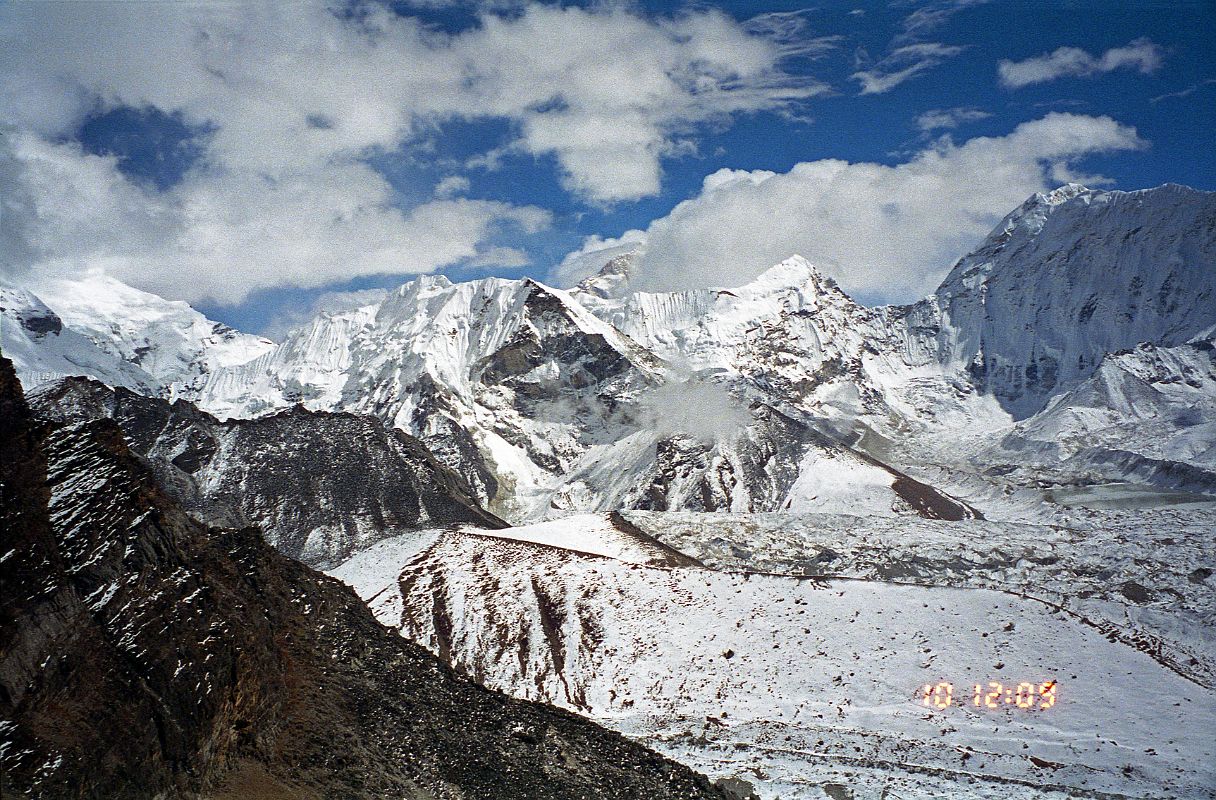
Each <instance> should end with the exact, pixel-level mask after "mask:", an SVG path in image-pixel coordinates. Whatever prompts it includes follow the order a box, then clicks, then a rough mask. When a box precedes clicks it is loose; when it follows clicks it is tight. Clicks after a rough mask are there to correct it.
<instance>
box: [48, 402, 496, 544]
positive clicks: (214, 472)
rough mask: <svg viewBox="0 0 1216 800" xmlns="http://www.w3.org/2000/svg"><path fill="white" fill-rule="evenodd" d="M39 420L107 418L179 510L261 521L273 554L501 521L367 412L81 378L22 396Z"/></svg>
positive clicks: (233, 521) (415, 445)
mask: <svg viewBox="0 0 1216 800" xmlns="http://www.w3.org/2000/svg"><path fill="white" fill-rule="evenodd" d="M29 402H30V405H31V406H32V407H33V408H34V409H35V411H36V413H38V415H39V416H40V417H42V418H44V419H47V420H49V421H53V422H57V423H63V424H66V423H80V422H85V421H92V420H98V419H106V418H108V419H113V420H115V421H116V422H117V423H118V424H119V425H120V426H121V427H122V429H123V430H124V432H125V434H126V436H127V438H128V441H129V444H130V447H131V449H132V450H133V451H134V452H136V453H138V454H139V455H141V456H143V457H145V458H146V459H148V463H149V464H150V465H151V466H152V468H153V470H154V471H155V473H156V475H157V477H158V479H159V481H160V483H161V485H162V486H164V487H165V489H166V490H167V491H168V492H169V494H170V495H171V496H173V498H174V499H175V500H176V501H177V502H178V503H179V504H180V505H182V506H183V507H184V508H185V509H186V510H187V511H189V512H190V513H192V514H194V515H196V516H198V517H199V518H201V519H203V520H204V521H206V522H208V523H210V524H213V525H225V526H237V527H241V526H246V525H256V526H258V527H259V528H260V529H261V530H262V531H263V533H264V535H265V536H266V539H267V541H269V542H270V543H271V544H272V545H274V546H275V547H276V548H277V549H278V550H279V551H280V552H282V553H284V554H286V555H289V556H291V557H293V558H297V559H300V560H301V561H303V562H304V563H306V564H308V565H310V566H315V567H325V566H331V565H333V564H337V563H339V562H341V561H343V560H345V559H347V558H349V557H350V556H351V555H352V554H354V553H355V552H356V551H359V550H363V549H366V548H367V547H369V546H371V545H372V544H375V543H376V542H378V541H380V540H382V539H385V538H390V537H393V536H398V535H401V534H402V533H405V532H407V531H415V530H421V529H425V528H434V527H442V526H445V525H455V524H469V525H477V526H481V527H485V528H499V527H503V526H504V525H505V523H504V522H502V521H501V520H499V519H498V518H497V517H495V516H494V515H492V514H490V513H488V512H486V511H484V510H482V508H481V507H480V506H479V505H478V504H477V501H476V500H475V499H474V498H473V496H472V490H471V489H470V488H469V486H468V485H467V484H466V483H465V482H464V481H462V480H461V479H460V478H459V477H458V476H457V475H455V474H454V473H453V472H452V471H451V470H450V469H448V468H447V467H445V466H443V465H442V464H440V463H439V462H438V461H436V460H435V458H434V457H433V456H432V455H431V454H430V453H429V452H428V451H427V450H426V448H425V447H423V446H422V444H421V443H420V442H419V441H418V440H416V439H414V438H413V437H412V436H409V435H408V434H406V433H404V432H402V431H400V430H396V429H393V428H389V427H388V426H386V425H385V424H384V423H383V422H382V421H381V420H379V419H376V418H375V417H366V416H362V417H361V416H356V415H353V414H349V413H342V412H324V411H308V410H306V409H304V408H302V407H300V406H295V407H293V408H290V409H286V410H284V411H281V412H278V413H275V414H272V415H269V416H263V417H258V418H256V419H240V420H229V421H226V422H220V421H218V420H217V419H215V418H214V417H212V416H211V415H210V414H207V413H205V412H203V411H200V410H198V409H197V408H195V407H194V406H193V405H191V404H190V403H188V402H186V401H184V400H178V401H176V402H173V403H169V402H168V401H166V400H161V399H158V398H150V397H144V396H142V395H139V394H136V393H134V392H130V391H127V390H126V389H122V388H118V389H111V388H109V387H107V386H105V385H104V384H101V383H98V382H96V381H91V380H88V379H84V378H69V379H66V380H63V381H60V382H57V383H51V384H45V385H43V386H41V387H39V388H38V389H36V390H34V391H33V392H31V393H30V398H29Z"/></svg>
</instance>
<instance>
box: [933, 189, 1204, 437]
mask: <svg viewBox="0 0 1216 800" xmlns="http://www.w3.org/2000/svg"><path fill="white" fill-rule="evenodd" d="M931 302H932V305H933V306H934V311H935V312H936V313H937V314H939V315H940V318H941V321H942V333H941V336H940V338H939V342H940V345H941V348H942V349H941V357H942V359H943V361H945V362H947V363H949V362H954V363H963V364H967V365H968V367H969V369H970V370H971V372H972V374H973V376H974V377H975V379H976V382H977V386H978V387H979V388H980V389H981V390H982V391H985V392H990V393H991V394H993V395H994V396H995V397H996V398H997V399H998V400H999V401H1000V402H1001V404H1002V405H1003V406H1004V407H1006V408H1007V409H1008V410H1009V411H1010V412H1011V413H1012V414H1014V416H1016V417H1017V418H1019V419H1022V418H1025V417H1028V416H1030V415H1032V414H1034V413H1036V412H1037V411H1039V410H1040V409H1041V408H1043V406H1044V405H1045V404H1046V403H1047V402H1048V401H1049V400H1050V399H1051V398H1052V397H1053V396H1054V395H1056V394H1058V393H1059V392H1061V391H1067V390H1068V389H1071V388H1072V387H1074V386H1075V385H1076V384H1077V383H1078V382H1080V381H1081V380H1084V379H1085V378H1087V377H1089V376H1090V375H1092V374H1093V372H1094V371H1095V370H1096V369H1097V368H1098V365H1099V364H1101V363H1102V359H1103V357H1104V356H1105V355H1106V354H1107V353H1114V352H1118V351H1122V350H1128V349H1131V348H1134V347H1136V346H1137V345H1139V344H1141V343H1150V344H1154V345H1163V346H1166V347H1169V346H1173V345H1178V344H1183V343H1185V342H1188V341H1191V340H1192V339H1195V338H1197V337H1202V336H1204V335H1206V336H1208V337H1211V335H1212V332H1213V329H1214V327H1216V193H1212V192H1201V191H1197V190H1194V189H1189V188H1187V187H1185V186H1177V185H1173V184H1167V185H1165V186H1161V187H1159V188H1156V189H1149V190H1144V191H1136V192H1101V191H1092V190H1089V189H1085V188H1084V187H1081V186H1077V185H1075V184H1070V185H1068V186H1064V187H1062V188H1060V189H1057V190H1055V191H1053V192H1049V193H1047V194H1036V195H1035V196H1033V197H1031V198H1030V199H1029V200H1027V201H1026V202H1025V203H1024V204H1023V205H1022V206H1021V207H1019V208H1018V209H1017V210H1016V211H1014V212H1013V213H1012V214H1010V215H1009V216H1008V217H1006V218H1005V220H1004V221H1003V222H1002V223H1001V224H1000V225H998V226H997V228H996V230H994V231H993V232H992V234H990V235H989V237H988V238H987V239H986V240H985V241H984V242H983V244H981V245H980V247H979V248H977V249H976V250H975V251H974V252H973V253H971V254H970V255H968V256H967V257H966V258H964V259H962V260H961V261H959V263H958V264H957V265H955V267H954V269H953V270H952V271H951V272H950V274H949V275H948V276H947V277H946V280H945V281H944V282H943V283H942V285H941V288H939V289H938V290H937V292H936V294H935V295H934V296H933V298H932V300H931Z"/></svg>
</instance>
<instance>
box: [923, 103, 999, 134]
mask: <svg viewBox="0 0 1216 800" xmlns="http://www.w3.org/2000/svg"><path fill="white" fill-rule="evenodd" d="M991 116H992V115H991V114H989V113H988V112H987V111H981V110H980V109H978V108H937V109H933V110H932V111H926V112H925V113H923V114H921V115H920V116H918V117H917V118H916V127H917V128H919V129H920V130H921V132H922V133H931V132H933V131H938V130H953V129H954V128H957V127H958V126H959V125H962V124H964V123H967V122H976V121H977V120H981V119H988V118H989V117H991Z"/></svg>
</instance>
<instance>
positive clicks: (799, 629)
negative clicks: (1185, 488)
mask: <svg viewBox="0 0 1216 800" xmlns="http://www.w3.org/2000/svg"><path fill="white" fill-rule="evenodd" d="M734 519H738V518H735V517H732V518H729V519H722V521H723V522H727V521H731V520H734ZM503 534H504V535H505V536H509V535H510V532H509V531H506V532H503ZM581 534H582V535H585V536H593V535H594V531H592V530H584V531H582V532H581ZM339 574H342V573H341V571H339ZM383 578H384V576H383V575H382V576H381V578H380V580H373V581H370V582H368V583H363V584H359V583H356V586H355V588H356V590H357V591H358V592H359V593H360V595H361V596H362V597H364V598H365V599H368V600H370V601H371V604H372V607H373V609H374V610H375V611H376V613H377V615H378V616H379V617H380V619H381V620H382V621H384V622H386V623H387V624H394V625H396V626H399V627H400V630H401V632H402V635H404V636H406V637H407V638H410V639H413V640H415V641H419V642H421V643H423V644H425V645H426V646H427V647H428V648H429V649H431V650H432V652H435V653H437V654H438V655H439V656H440V657H441V658H443V659H445V660H447V661H449V662H450V663H452V664H454V665H456V666H457V668H458V669H460V670H462V671H464V672H466V673H467V674H469V675H470V676H472V677H473V678H474V679H475V680H478V681H481V682H485V683H486V684H487V685H490V686H495V687H501V688H503V689H505V690H507V691H510V692H511V693H513V694H516V695H517V696H520V697H529V698H545V699H548V700H551V701H552V702H555V703H558V704H560V705H564V706H566V707H569V708H572V709H576V710H579V711H580V712H581V713H583V714H586V715H587V716H590V717H591V718H593V719H596V720H598V721H601V722H602V723H603V724H605V725H608V726H610V727H613V728H615V729H616V730H619V731H622V732H624V733H626V734H628V735H630V736H634V737H639V738H640V739H641V740H642V741H645V742H647V743H649V744H651V745H652V746H654V747H656V748H658V749H660V750H661V751H662V752H665V753H668V754H671V755H673V756H675V757H677V758H680V759H682V760H684V761H685V762H686V763H689V764H692V765H694V766H696V767H697V768H699V769H702V770H704V771H706V772H708V773H710V774H711V775H733V776H738V777H743V778H746V779H747V780H749V781H750V782H751V783H753V784H754V785H755V787H756V789H757V790H758V792H759V793H760V794H761V795H762V796H763V797H770V798H799V797H807V798H810V797H815V798H818V797H822V796H823V792H824V786H826V785H827V784H829V783H830V784H836V785H838V786H842V787H848V789H849V790H850V791H851V792H852V793H853V796H855V797H871V796H873V797H878V796H879V794H880V793H882V792H888V791H889V792H894V793H898V795H899V796H901V797H905V798H928V797H941V796H943V794H945V795H946V796H950V797H952V798H968V797H976V798H978V797H986V798H997V797H1004V798H1014V797H1018V798H1024V797H1048V796H1055V797H1064V796H1077V797H1084V796H1091V793H1101V792H1107V793H1110V795H1111V796H1135V797H1160V798H1165V797H1178V796H1185V797H1196V798H1199V797H1210V796H1213V792H1212V786H1213V780H1216V771H1213V768H1212V766H1211V764H1212V763H1216V762H1213V758H1214V757H1216V750H1213V747H1214V745H1213V742H1216V738H1214V737H1212V736H1205V735H1203V734H1204V733H1205V732H1216V731H1214V729H1213V722H1212V720H1213V719H1216V717H1214V716H1213V715H1216V692H1213V690H1211V689H1208V688H1203V687H1201V686H1199V685H1197V684H1195V683H1193V682H1190V681H1188V680H1186V679H1185V678H1183V677H1181V676H1179V675H1177V674H1176V673H1175V672H1173V671H1171V670H1170V669H1168V668H1167V667H1165V666H1163V665H1162V664H1160V663H1159V662H1158V661H1155V660H1154V659H1153V658H1151V657H1150V656H1149V655H1148V654H1146V653H1143V652H1140V651H1139V650H1137V649H1135V648H1133V647H1128V646H1126V645H1125V644H1122V643H1120V642H1118V641H1112V640H1110V639H1108V638H1107V636H1106V635H1104V633H1103V631H1101V630H1100V629H1097V628H1095V627H1093V626H1090V625H1087V624H1086V623H1085V622H1084V621H1083V620H1081V619H1079V618H1078V617H1075V616H1071V615H1069V614H1067V613H1063V612H1060V611H1058V610H1057V609H1056V608H1054V607H1053V606H1051V605H1048V604H1044V603H1041V602H1039V601H1036V600H1031V599H1028V598H1024V597H1019V596H1017V595H1013V594H1008V593H1004V592H994V591H990V590H984V589H954V588H946V587H941V586H931V587H923V586H908V585H895V584H890V583H881V582H874V581H864V580H843V579H812V578H794V577H784V576H772V575H755V574H753V575H747V574H737V573H734V574H732V573H720V572H711V571H707V570H704V569H697V568H685V569H674V570H671V569H655V568H651V567H643V566H638V565H636V564H622V563H620V562H618V561H615V560H612V559H607V558H595V557H590V556H586V555H582V554H579V553H574V552H572V551H569V550H561V549H555V548H549V547H543V546H540V545H537V544H532V543H525V542H511V541H505V540H503V539H502V538H495V539H492V540H487V539H485V538H484V537H470V536H465V535H460V534H446V535H443V536H441V537H439V538H438V539H437V540H436V541H435V542H434V543H432V544H430V545H429V546H427V547H425V548H424V549H422V550H419V551H416V552H414V553H413V555H412V557H411V558H410V559H409V560H408V561H407V562H405V563H403V564H402V571H401V574H400V578H399V579H398V578H396V577H393V578H390V579H389V580H387V581H384V580H383ZM1209 611H1210V609H1209ZM942 681H947V682H951V683H953V684H955V687H956V688H955V704H954V705H953V706H952V707H950V708H945V709H939V708H936V707H932V706H931V707H928V708H926V707H925V706H924V704H923V694H922V693H921V692H922V687H923V686H924V685H925V684H926V683H928V684H931V685H936V684H937V683H939V682H942ZM990 681H996V682H1001V683H1003V684H1006V685H1008V686H1009V687H1011V688H1012V687H1014V686H1016V685H1017V684H1020V683H1031V684H1034V688H1035V692H1038V691H1039V690H1040V689H1041V687H1043V685H1044V684H1052V685H1054V686H1055V695H1056V698H1057V700H1056V703H1055V704H1054V706H1053V707H1051V708H1046V709H1044V708H1038V707H1036V708H1030V709H1024V708H1018V707H1017V706H1016V704H1014V703H1013V702H1012V700H1011V701H1010V702H1009V703H1006V702H1005V698H1004V696H1003V695H1002V696H1001V697H999V698H998V699H997V701H995V704H996V705H997V708H986V707H981V708H978V709H977V708H975V707H973V705H972V699H973V691H972V685H973V684H975V683H979V684H981V685H982V686H983V687H984V688H983V691H984V692H985V693H987V692H988V691H990V689H989V688H988V683H989V682H990ZM1011 696H1012V693H1011ZM1129 698H1131V699H1132V700H1131V702H1134V703H1135V707H1136V712H1135V713H1131V714H1129V713H1128V703H1129ZM1032 787H1033V788H1032ZM1036 790H1037V792H1036Z"/></svg>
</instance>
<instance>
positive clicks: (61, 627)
mask: <svg viewBox="0 0 1216 800" xmlns="http://www.w3.org/2000/svg"><path fill="white" fill-rule="evenodd" d="M0 411H2V412H3V413H2V414H0V448H3V455H4V460H3V462H2V468H3V473H2V474H0V478H2V483H0V487H2V488H3V493H4V504H3V515H4V516H3V521H4V530H5V534H6V537H5V538H6V542H5V547H6V550H7V552H6V554H5V555H4V557H3V559H0V577H2V578H3V582H2V584H0V585H2V586H3V594H2V595H0V619H2V620H3V622H4V625H3V626H2V627H0V637H2V638H0V645H2V647H0V716H2V717H3V720H4V722H3V723H2V724H0V725H2V726H0V761H2V764H0V766H2V769H0V781H2V782H3V793H4V796H6V797H8V796H13V797H28V798H48V799H49V798H62V797H69V796H70V797H87V798H93V797H96V798H103V797H104V798H125V797H132V798H152V797H161V798H171V797H233V796H236V797H249V796H279V794H281V795H282V796H291V797H343V798H382V797H388V796H392V797H406V798H455V797H463V798H487V799H488V798H514V797H518V798H574V797H584V798H592V797H596V798H599V797H613V798H618V797H619V798H626V797H629V798H641V797H660V798H700V797H705V798H724V797H727V796H728V795H727V794H726V793H725V791H724V790H721V789H716V788H714V787H711V786H710V785H709V784H708V783H707V782H706V781H705V779H703V778H701V777H699V776H697V775H695V774H694V773H692V772H691V771H689V770H688V769H686V768H684V767H681V766H679V765H676V764H674V763H672V762H670V761H666V760H665V759H663V758H661V757H659V756H657V755H655V754H654V753H652V752H650V751H648V750H646V749H645V748H643V747H642V746H640V745H637V744H633V743H631V742H629V741H627V740H626V739H624V738H622V737H620V736H618V735H615V734H611V733H608V732H606V731H604V730H602V729H600V728H598V727H596V726H595V725H593V724H591V723H589V722H587V721H584V720H582V719H579V718H577V717H574V716H572V715H569V714H566V713H563V712H560V711H557V710H554V709H551V708H548V707H544V706H540V705H535V704H530V703H524V702H519V701H513V700H510V699H508V698H506V697H504V696H502V695H500V694H496V693H493V692H490V691H487V690H485V689H482V688H480V687H478V686H475V685H473V684H471V683H468V682H466V681H465V680H463V679H461V678H458V677H457V676H455V675H454V674H453V673H452V672H451V671H450V670H449V669H448V668H447V667H446V666H444V665H443V664H441V663H440V662H439V661H438V660H436V659H435V658H433V657H432V656H430V655H428V654H427V653H425V652H424V651H422V650H421V649H419V648H417V647H415V646H413V645H410V644H408V643H406V642H405V641H404V640H402V639H401V638H400V637H398V636H396V635H395V634H393V633H391V632H389V631H388V630H386V629H385V628H383V627H382V626H380V625H379V624H378V623H376V622H375V620H374V619H373V618H372V617H371V615H370V613H369V612H368V610H367V609H366V607H365V606H364V605H363V604H362V603H361V601H360V600H359V599H358V598H357V597H356V596H355V594H354V593H353V592H352V591H351V590H350V589H348V588H347V587H345V586H343V585H341V584H340V583H338V582H337V581H335V580H333V579H329V578H325V577H324V576H321V575H319V574H317V573H315V572H313V571H312V570H310V569H309V568H308V567H306V566H304V565H302V564H299V563H297V562H295V561H293V560H291V559H288V558H287V557H285V556H283V555H281V554H279V553H277V552H276V551H275V550H274V549H273V548H271V547H270V546H268V545H267V544H265V543H264V542H263V541H262V538H261V536H260V535H259V534H258V532H257V531H256V530H254V529H244V530H220V529H215V528H212V529H206V528H204V527H202V526H201V525H199V524H198V523H196V522H195V521H193V520H192V519H191V518H189V517H188V516H187V515H186V514H185V513H183V512H182V511H181V510H180V509H179V508H178V507H177V505H176V504H175V503H174V502H173V501H172V500H171V499H170V498H169V497H168V496H167V495H166V494H165V493H163V492H162V491H161V490H160V488H159V487H158V486H157V485H156V482H155V480H154V477H153V475H152V474H151V472H150V471H149V470H148V469H147V468H146V467H145V465H144V464H143V462H141V461H140V460H139V459H137V458H136V457H135V456H134V455H133V454H132V453H131V451H130V450H129V449H128V448H127V446H126V443H125V440H124V437H123V435H122V432H121V430H120V429H119V428H118V427H117V425H115V423H114V422H113V421H112V420H108V419H105V420H97V421H90V422H83V423H78V424H72V425H58V426H57V425H51V426H49V427H45V428H40V427H39V425H38V423H37V422H36V421H35V419H34V418H33V416H32V415H31V414H30V413H29V410H28V408H27V407H26V405H25V403H24V400H23V398H22V395H21V390H20V386H19V384H18V383H17V380H16V378H15V376H14V373H13V370H12V366H11V363H10V362H9V361H7V360H0ZM276 793H277V794H276Z"/></svg>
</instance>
